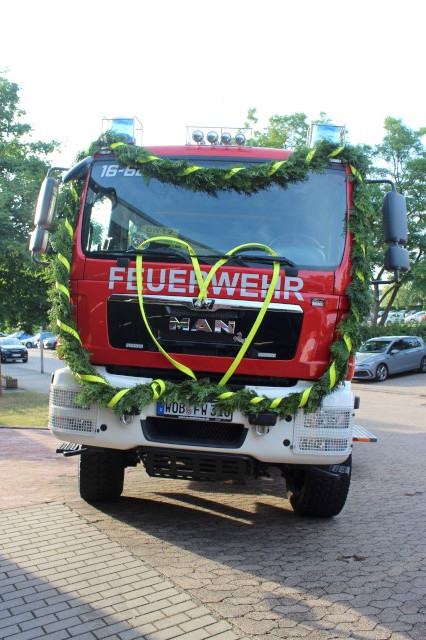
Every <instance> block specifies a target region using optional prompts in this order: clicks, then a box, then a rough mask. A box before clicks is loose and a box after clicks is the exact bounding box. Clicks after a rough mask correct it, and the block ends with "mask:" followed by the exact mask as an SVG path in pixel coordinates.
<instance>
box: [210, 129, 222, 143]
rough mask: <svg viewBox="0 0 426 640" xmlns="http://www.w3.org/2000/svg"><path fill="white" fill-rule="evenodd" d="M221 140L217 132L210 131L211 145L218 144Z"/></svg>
mask: <svg viewBox="0 0 426 640" xmlns="http://www.w3.org/2000/svg"><path fill="white" fill-rule="evenodd" d="M218 140H219V134H218V132H217V131H209V132H208V134H207V142H210V144H216V143H217V141H218Z"/></svg>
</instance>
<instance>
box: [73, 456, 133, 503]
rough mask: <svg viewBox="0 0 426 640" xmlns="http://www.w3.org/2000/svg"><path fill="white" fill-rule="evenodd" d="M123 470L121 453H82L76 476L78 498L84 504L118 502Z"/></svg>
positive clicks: (121, 489) (121, 488) (121, 487)
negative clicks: (84, 501)
mask: <svg viewBox="0 0 426 640" xmlns="http://www.w3.org/2000/svg"><path fill="white" fill-rule="evenodd" d="M124 469H125V465H124V454H123V452H122V451H116V450H115V449H111V450H106V451H90V450H89V451H87V452H85V453H82V454H81V456H80V464H79V475H78V480H79V491H80V496H81V497H82V498H83V500H86V502H103V501H115V500H118V498H119V497H120V496H121V494H122V491H123V483H124Z"/></svg>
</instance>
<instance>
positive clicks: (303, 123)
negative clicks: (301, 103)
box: [244, 107, 330, 149]
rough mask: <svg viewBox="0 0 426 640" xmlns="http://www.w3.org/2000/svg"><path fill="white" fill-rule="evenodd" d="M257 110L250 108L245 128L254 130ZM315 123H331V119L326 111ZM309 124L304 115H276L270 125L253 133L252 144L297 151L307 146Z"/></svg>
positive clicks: (272, 117)
mask: <svg viewBox="0 0 426 640" xmlns="http://www.w3.org/2000/svg"><path fill="white" fill-rule="evenodd" d="M256 113H257V109H256V108H254V107H250V109H249V110H248V112H247V120H246V122H245V125H244V126H245V127H247V128H253V127H255V125H257V123H258V121H259V119H258V117H257V115H256ZM315 122H323V123H328V122H330V118H329V117H328V116H327V114H326V113H325V112H324V111H321V112H320V116H319V118H318V119H317V120H315ZM308 129H309V123H308V121H307V116H306V115H305V114H304V113H300V112H298V113H292V114H290V115H284V116H281V115H279V114H277V113H276V114H275V115H273V116H271V117H270V118H269V125H268V126H267V127H266V128H265V129H264V130H263V132H262V131H253V138H252V140H251V144H252V146H254V147H272V148H277V149H283V148H286V149H295V148H296V147H298V146H300V145H303V144H306V137H307V134H308Z"/></svg>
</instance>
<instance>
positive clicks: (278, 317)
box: [107, 295, 303, 361]
mask: <svg viewBox="0 0 426 640" xmlns="http://www.w3.org/2000/svg"><path fill="white" fill-rule="evenodd" d="M135 302H137V298H135V297H131V296H116V295H113V296H111V297H110V298H109V300H108V303H107V315H108V337H109V342H110V344H111V346H112V347H114V348H116V349H131V350H132V351H139V352H142V353H143V352H147V351H148V352H149V351H153V352H157V351H158V349H157V347H156V345H155V343H154V342H153V340H152V338H151V336H150V334H149V333H148V331H147V329H146V327H145V324H144V322H143V320H142V317H141V312H140V309H139V305H138V304H135ZM144 309H145V313H146V316H147V319H148V323H149V325H150V328H151V330H152V332H153V334H154V336H155V338H156V340H158V342H159V343H160V344H161V346H162V347H163V348H164V349H166V351H168V352H169V353H176V354H189V355H209V356H219V357H229V358H234V357H235V356H236V354H237V353H238V351H239V349H240V347H241V345H242V344H243V343H244V340H245V339H246V338H247V336H248V334H249V332H250V330H251V328H252V326H253V324H254V322H255V319H256V317H257V315H258V313H259V309H258V308H255V307H253V308H252V307H247V308H244V309H234V308H229V309H228V310H225V311H224V310H223V309H217V310H193V309H189V308H188V306H185V304H184V303H179V301H177V302H176V303H175V304H173V305H171V304H168V303H167V302H156V301H155V300H151V299H150V300H146V301H145V302H144ZM302 322H303V314H302V313H296V312H293V311H289V310H288V309H286V308H285V307H284V308H283V309H282V310H276V309H275V310H268V311H267V312H266V314H265V317H264V319H263V321H262V324H261V325H260V327H259V328H258V330H257V332H256V335H255V336H254V339H253V341H252V343H251V345H250V347H249V349H248V351H247V353H246V356H245V357H247V358H253V359H262V360H275V361H277V360H291V359H292V358H294V355H295V353H296V349H297V346H298V343H299V337H300V332H301V328H302Z"/></svg>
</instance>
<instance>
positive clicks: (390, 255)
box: [385, 244, 410, 272]
mask: <svg viewBox="0 0 426 640" xmlns="http://www.w3.org/2000/svg"><path fill="white" fill-rule="evenodd" d="M385 269H386V271H398V272H401V271H409V270H410V256H409V254H408V251H407V249H405V248H404V247H400V246H399V245H398V244H393V245H391V246H390V247H388V248H387V249H386V252H385Z"/></svg>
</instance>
